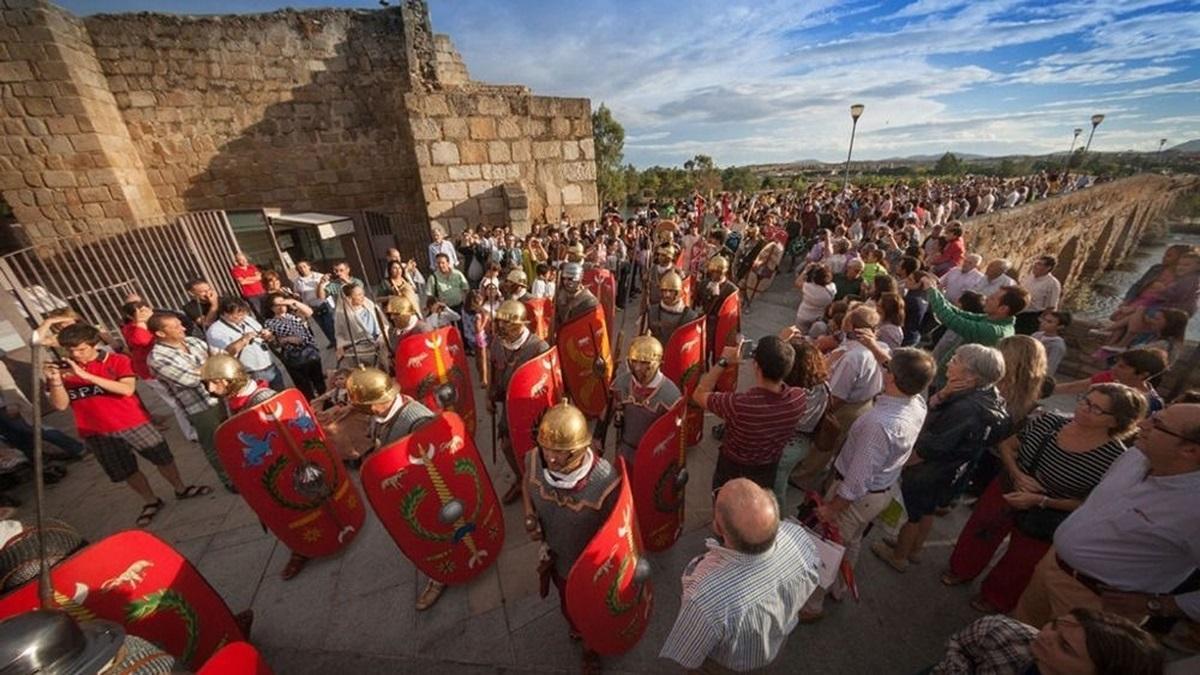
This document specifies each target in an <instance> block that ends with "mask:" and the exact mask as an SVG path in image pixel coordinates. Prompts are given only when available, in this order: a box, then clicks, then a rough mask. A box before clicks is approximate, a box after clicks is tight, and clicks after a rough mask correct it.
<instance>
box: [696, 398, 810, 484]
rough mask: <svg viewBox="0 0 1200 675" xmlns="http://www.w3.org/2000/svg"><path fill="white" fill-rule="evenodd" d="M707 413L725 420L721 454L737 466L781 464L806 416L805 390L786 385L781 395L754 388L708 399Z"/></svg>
mask: <svg viewBox="0 0 1200 675" xmlns="http://www.w3.org/2000/svg"><path fill="white" fill-rule="evenodd" d="M708 410H709V411H710V412H712V413H713V414H714V415H716V416H717V417H720V418H721V419H723V420H725V426H726V428H725V438H724V439H723V440H722V441H721V454H723V455H725V456H726V457H728V458H729V459H731V460H733V461H735V462H737V463H738V464H745V465H749V466H761V465H764V464H771V463H773V462H778V461H779V457H780V455H781V454H783V446H785V445H787V443H788V441H790V440H792V436H793V435H794V434H795V429H796V421H797V420H798V419H799V418H800V416H801V415H802V414H804V390H803V389H801V388H799V387H789V386H787V385H783V389H782V390H781V391H779V392H774V391H771V390H770V389H766V388H764V387H753V388H751V389H750V390H749V391H744V392H717V393H713V394H709V396H708Z"/></svg>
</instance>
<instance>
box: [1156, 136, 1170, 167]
mask: <svg viewBox="0 0 1200 675" xmlns="http://www.w3.org/2000/svg"><path fill="white" fill-rule="evenodd" d="M1166 144H1167V139H1165V138H1160V139H1158V154H1157V155H1156V156H1155V157H1154V159H1155V161H1156V162H1158V163H1159V164H1162V151H1163V147H1164V146H1165V145H1166Z"/></svg>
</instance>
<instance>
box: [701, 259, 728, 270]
mask: <svg viewBox="0 0 1200 675" xmlns="http://www.w3.org/2000/svg"><path fill="white" fill-rule="evenodd" d="M704 269H705V270H707V271H709V272H720V273H721V274H725V273H726V272H728V271H729V261H728V260H726V259H725V256H723V255H714V256H713V257H711V258H709V259H708V264H707V265H705V266H704Z"/></svg>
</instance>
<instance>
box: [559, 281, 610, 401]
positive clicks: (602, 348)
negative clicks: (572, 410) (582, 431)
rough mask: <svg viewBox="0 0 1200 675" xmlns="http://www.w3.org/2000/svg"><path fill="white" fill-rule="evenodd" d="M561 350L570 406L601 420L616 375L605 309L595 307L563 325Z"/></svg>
mask: <svg viewBox="0 0 1200 675" xmlns="http://www.w3.org/2000/svg"><path fill="white" fill-rule="evenodd" d="M558 351H559V353H560V354H561V355H562V361H561V363H562V373H563V382H564V383H565V384H566V386H567V392H568V393H569V394H570V395H571V403H572V404H574V405H575V407H577V408H579V409H580V410H581V411H583V414H584V415H587V416H588V417H589V418H590V419H599V418H600V417H601V416H602V415H603V414H604V409H605V407H607V405H608V386H609V385H610V384H611V383H612V376H613V362H612V349H611V347H610V346H609V342H608V326H607V324H606V323H605V320H604V308H603V307H601V306H600V305H596V306H595V307H593V308H592V309H591V310H590V311H588V312H587V313H586V314H583V315H581V316H577V317H575V318H574V319H572V320H571V321H570V322H569V323H566V324H564V325H563V326H561V327H560V328H559V329H558ZM597 371H599V372H597Z"/></svg>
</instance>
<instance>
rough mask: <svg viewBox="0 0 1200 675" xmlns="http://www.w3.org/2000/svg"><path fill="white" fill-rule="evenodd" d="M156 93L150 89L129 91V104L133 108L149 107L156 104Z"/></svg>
mask: <svg viewBox="0 0 1200 675" xmlns="http://www.w3.org/2000/svg"><path fill="white" fill-rule="evenodd" d="M154 103H155V101H154V94H152V93H151V92H148V91H131V92H129V105H130V107H133V108H149V107H152V106H154Z"/></svg>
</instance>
